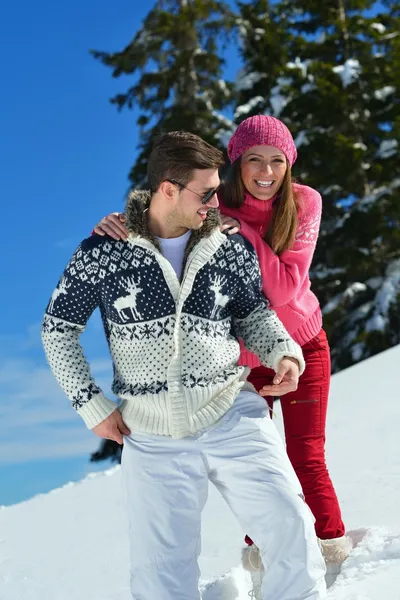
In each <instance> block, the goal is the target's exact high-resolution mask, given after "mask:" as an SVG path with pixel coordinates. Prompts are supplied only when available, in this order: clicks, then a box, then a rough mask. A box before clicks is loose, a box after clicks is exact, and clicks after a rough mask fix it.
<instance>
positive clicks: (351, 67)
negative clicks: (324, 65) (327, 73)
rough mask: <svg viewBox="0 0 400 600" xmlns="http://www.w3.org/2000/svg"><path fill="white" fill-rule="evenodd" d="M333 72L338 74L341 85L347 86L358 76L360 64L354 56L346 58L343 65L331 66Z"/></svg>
mask: <svg viewBox="0 0 400 600" xmlns="http://www.w3.org/2000/svg"><path fill="white" fill-rule="evenodd" d="M333 72H334V73H337V74H338V75H339V77H340V78H341V80H342V83H343V87H347V86H348V85H350V84H351V83H353V82H354V81H355V80H356V79H357V78H358V76H359V74H360V73H361V65H360V63H359V61H358V60H357V59H356V58H348V59H347V60H346V62H345V63H344V64H343V65H338V66H337V67H333Z"/></svg>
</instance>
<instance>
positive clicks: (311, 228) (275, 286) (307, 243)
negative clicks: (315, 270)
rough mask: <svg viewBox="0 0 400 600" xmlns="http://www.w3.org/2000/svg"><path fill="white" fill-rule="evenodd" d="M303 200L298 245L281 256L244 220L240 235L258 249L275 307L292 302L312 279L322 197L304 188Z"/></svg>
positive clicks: (298, 228)
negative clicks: (312, 263)
mask: <svg viewBox="0 0 400 600" xmlns="http://www.w3.org/2000/svg"><path fill="white" fill-rule="evenodd" d="M301 189H302V194H301V201H302V204H303V206H302V207H301V209H300V212H299V223H298V226H297V231H296V236H295V241H294V245H293V247H292V248H290V250H285V252H282V254H280V255H279V256H278V255H277V254H275V252H274V251H273V250H272V248H271V247H270V246H269V245H268V244H267V242H265V241H264V240H263V239H262V238H261V236H260V235H259V234H258V233H257V232H256V231H254V229H252V228H251V227H250V225H248V224H247V223H245V221H243V220H241V223H240V233H241V234H242V235H243V236H244V237H245V238H246V239H248V240H249V242H250V243H251V244H252V246H253V247H254V249H255V251H256V253H257V256H258V260H259V262H260V267H261V273H262V279H263V292H264V294H265V295H266V296H267V298H268V299H269V301H270V302H271V305H272V306H283V305H284V304H287V303H288V302H290V300H292V298H293V297H294V296H295V295H296V293H297V292H298V290H299V289H300V288H301V286H302V284H303V283H304V281H305V280H306V278H307V277H308V276H309V269H310V266H311V261H312V259H313V256H314V251H315V246H316V244H317V239H318V233H319V226H320V222H321V210H322V199H321V196H320V194H319V193H318V192H317V191H316V190H314V189H312V188H309V187H306V186H302V188H301Z"/></svg>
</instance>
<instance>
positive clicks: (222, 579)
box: [0, 346, 400, 600]
mask: <svg viewBox="0 0 400 600" xmlns="http://www.w3.org/2000/svg"><path fill="white" fill-rule="evenodd" d="M399 365H400V346H397V347H395V348H393V349H391V350H388V351H386V352H383V353H382V354H379V355H378V356H376V357H373V358H371V359H368V360H366V361H364V362H363V363H361V364H358V365H356V366H354V367H351V368H350V369H347V370H346V371H343V372H342V373H339V374H338V375H335V377H334V378H333V383H332V393H331V403H330V414H329V419H328V421H329V422H328V464H329V466H330V471H331V475H332V478H333V480H334V483H335V485H336V488H337V492H338V495H339V498H340V500H341V504H342V508H343V516H344V519H345V522H346V524H347V528H348V530H349V535H351V536H352V538H353V540H354V542H355V544H356V547H355V549H354V550H353V553H352V554H351V556H350V557H349V559H348V560H347V561H346V563H345V564H344V566H343V568H342V573H341V574H340V575H339V577H338V578H337V580H336V582H335V583H334V584H333V586H332V587H331V588H330V589H329V593H328V598H330V599H331V600H382V599H384V600H398V599H400V508H399V504H400V503H399V499H400V452H399V449H400V445H399V442H398V428H399V423H400V394H399V390H398V381H397V374H398V372H399ZM277 412H278V418H277V423H278V426H281V424H282V423H281V418H280V413H279V410H278V411H277ZM242 541H243V531H241V529H240V527H239V526H238V525H237V524H236V522H235V520H234V519H233V517H232V516H231V515H230V513H229V510H228V509H227V508H226V506H225V505H224V503H223V501H222V500H221V499H220V497H219V496H218V494H217V493H216V491H215V490H214V488H213V487H212V486H210V495H209V501H208V503H207V506H206V509H205V512H204V518H203V551H202V555H201V572H202V582H201V585H202V591H203V600H246V599H247V598H248V596H247V593H248V590H249V587H250V582H249V578H248V575H247V574H246V573H245V572H244V571H243V570H242V568H241V566H240V549H241V547H242ZM128 586H129V579H128V541H127V527H126V523H125V520H124V508H123V502H122V494H121V493H120V473H119V467H116V468H114V469H110V470H108V471H106V472H105V473H102V474H97V475H96V476H92V477H88V478H87V479H85V480H84V481H82V482H80V483H77V484H68V485H67V486H65V487H63V488H61V489H58V490H54V491H53V492H51V493H49V494H46V495H41V496H36V497H35V498H33V499H31V500H29V501H27V502H23V503H21V504H18V505H14V506H10V507H6V508H3V509H2V510H0V599H1V600H130V595H129V587H128Z"/></svg>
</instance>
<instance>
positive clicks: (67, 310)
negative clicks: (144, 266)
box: [42, 243, 116, 429]
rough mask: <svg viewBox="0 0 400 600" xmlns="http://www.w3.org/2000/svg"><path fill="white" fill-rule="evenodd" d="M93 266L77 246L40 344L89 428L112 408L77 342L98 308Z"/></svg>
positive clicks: (52, 301) (53, 298)
mask: <svg viewBox="0 0 400 600" xmlns="http://www.w3.org/2000/svg"><path fill="white" fill-rule="evenodd" d="M97 267H98V264H97V266H96V260H95V258H94V256H93V254H92V252H91V251H90V250H87V249H86V250H85V249H84V243H83V244H81V245H80V246H79V247H78V249H77V250H76V252H75V253H74V255H73V256H72V258H71V260H70V262H69V263H68V265H67V267H66V268H65V271H64V273H63V275H62V277H61V279H60V281H59V282H58V285H57V287H56V288H55V290H54V291H53V293H52V295H51V298H50V301H49V304H48V305H47V309H46V312H45V315H44V318H43V322H42V342H43V346H44V350H45V353H46V357H47V360H48V362H49V365H50V368H51V370H52V371H53V374H54V376H55V377H56V379H57V381H58V383H59V384H60V386H61V388H62V389H63V390H64V392H65V393H66V395H67V396H68V398H69V399H70V400H71V403H72V406H73V408H75V410H76V411H77V412H78V414H79V415H80V416H81V417H82V418H83V420H84V421H85V423H86V425H87V427H88V428H90V429H91V428H93V427H95V426H96V425H98V424H99V423H101V421H103V420H104V419H106V418H107V417H108V416H109V415H110V414H111V413H112V412H113V411H114V410H115V409H116V404H115V402H113V401H112V400H109V399H108V398H106V397H105V396H104V394H103V392H102V390H101V389H100V388H99V387H98V386H97V385H96V383H95V381H94V379H93V377H92V375H91V372H90V367H89V364H88V362H87V360H86V358H85V355H84V353H83V349H82V346H81V343H80V339H79V338H80V336H81V334H82V333H83V332H84V331H85V328H86V324H87V321H88V320H89V317H90V315H91V314H92V313H93V311H94V310H95V309H96V308H97V306H98V305H99V284H98V279H97V278H96V276H95V274H96V272H97V270H98V268H97ZM88 273H92V275H91V276H88Z"/></svg>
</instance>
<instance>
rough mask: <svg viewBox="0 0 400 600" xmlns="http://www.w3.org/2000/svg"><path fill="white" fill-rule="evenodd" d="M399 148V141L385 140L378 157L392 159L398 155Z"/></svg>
mask: <svg viewBox="0 0 400 600" xmlns="http://www.w3.org/2000/svg"><path fill="white" fill-rule="evenodd" d="M398 147H399V142H398V141H397V140H394V139H393V140H383V141H382V142H381V144H380V146H379V149H378V152H377V153H376V155H377V156H379V157H380V158H390V157H391V156H393V155H394V154H396V153H397V149H398Z"/></svg>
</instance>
